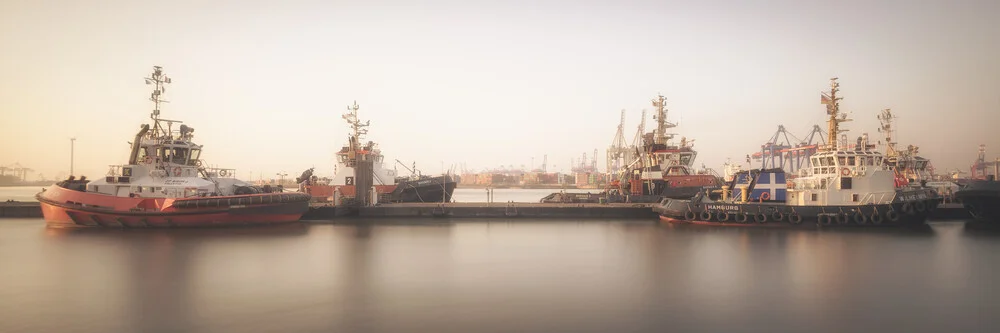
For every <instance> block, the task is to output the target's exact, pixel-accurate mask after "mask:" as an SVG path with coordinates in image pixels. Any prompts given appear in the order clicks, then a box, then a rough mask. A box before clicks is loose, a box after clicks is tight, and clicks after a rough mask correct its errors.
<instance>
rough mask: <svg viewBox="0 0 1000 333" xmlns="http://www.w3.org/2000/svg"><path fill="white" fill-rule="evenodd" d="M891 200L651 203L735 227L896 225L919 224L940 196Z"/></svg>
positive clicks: (689, 219) (668, 214) (693, 220)
mask: <svg viewBox="0 0 1000 333" xmlns="http://www.w3.org/2000/svg"><path fill="white" fill-rule="evenodd" d="M901 194H904V193H901ZM898 197H899V198H906V199H899V200H896V201H894V202H892V203H887V204H878V205H861V206H858V205H853V206H789V205H785V204H784V203H780V202H746V203H729V202H696V201H692V200H675V199H664V201H663V202H662V203H661V204H660V205H658V206H657V207H655V210H656V211H657V213H659V214H660V220H661V221H663V222H667V223H685V224H702V225H722V226H737V227H813V228H815V227H892V226H895V227H899V226H913V225H923V224H924V223H925V222H926V221H927V217H928V216H929V215H930V214H931V213H932V212H933V211H934V210H935V209H936V208H937V205H938V204H939V203H940V201H941V199H940V198H939V197H937V195H935V194H934V193H933V192H925V191H915V193H905V194H904V195H900V196H898Z"/></svg>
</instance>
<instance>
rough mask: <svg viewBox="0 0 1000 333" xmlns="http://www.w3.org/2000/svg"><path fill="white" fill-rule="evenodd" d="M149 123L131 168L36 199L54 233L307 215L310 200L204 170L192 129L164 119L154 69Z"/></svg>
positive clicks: (59, 186)
mask: <svg viewBox="0 0 1000 333" xmlns="http://www.w3.org/2000/svg"><path fill="white" fill-rule="evenodd" d="M153 68H154V70H153V74H152V75H151V76H150V77H148V78H146V83H147V84H152V85H154V86H155V88H154V90H153V93H152V95H151V96H150V100H151V101H153V104H154V108H153V113H152V114H151V115H150V118H152V120H153V121H152V124H144V125H142V127H141V129H140V130H139V133H138V134H136V136H135V140H134V141H133V142H132V143H131V145H132V147H131V153H130V155H129V161H128V164H125V165H112V166H111V170H109V172H108V175H107V176H106V177H105V178H104V179H98V180H95V181H88V180H86V179H85V178H84V177H81V178H80V179H74V178H73V176H70V179H67V180H65V181H61V182H59V183H56V184H55V185H52V186H50V187H49V188H47V189H45V190H43V191H42V192H41V193H39V194H38V195H36V198H37V199H38V201H39V202H40V203H41V206H42V214H43V215H44V216H45V221H46V222H47V223H48V225H49V226H52V227H198V226H223V225H248V224H270V223H282V222H294V221H297V220H299V218H300V217H302V214H303V213H305V212H306V210H308V209H309V199H310V197H309V195H307V194H304V193H283V191H282V190H281V189H280V188H271V187H269V186H265V187H255V186H251V185H250V184H249V183H246V182H243V181H240V180H237V179H236V178H235V176H234V170H233V169H220V168H208V167H205V166H204V164H203V161H202V160H201V159H199V157H200V155H201V150H202V146H201V145H198V144H195V143H194V142H193V141H191V139H192V138H193V134H192V133H193V132H194V129H193V128H190V127H188V126H186V125H180V127H179V129H178V131H174V130H173V124H175V123H178V124H179V123H180V121H176V120H166V119H160V103H161V102H164V100H162V99H161V97H162V95H163V92H164V84H166V83H170V78H168V77H166V76H164V75H163V69H162V68H161V67H159V66H155V67H153Z"/></svg>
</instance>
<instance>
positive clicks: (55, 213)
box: [36, 186, 309, 228]
mask: <svg viewBox="0 0 1000 333" xmlns="http://www.w3.org/2000/svg"><path fill="white" fill-rule="evenodd" d="M36 198H37V199H38V201H39V203H40V205H41V208H42V215H43V216H44V218H45V221H46V224H48V226H50V227H67V228H68V227H73V228H77V227H118V228H122V227H125V228H129V227H134V228H150V227H213V226H235V225H265V224H275V223H288V222H295V221H298V220H299V218H301V217H302V214H304V213H305V212H306V211H307V210H308V209H309V197H308V196H307V195H304V194H298V193H271V194H254V195H238V196H226V197H198V198H182V199H181V198H178V199H174V198H129V197H115V196H109V195H104V194H96V193H88V192H79V191H73V190H68V189H64V188H61V187H58V186H53V187H50V188H49V189H47V190H46V191H45V192H42V193H39V194H38V195H37V196H36Z"/></svg>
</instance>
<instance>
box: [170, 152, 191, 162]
mask: <svg viewBox="0 0 1000 333" xmlns="http://www.w3.org/2000/svg"><path fill="white" fill-rule="evenodd" d="M172 155H173V158H171V159H170V162H171V163H175V164H187V155H188V150H187V148H174V149H173V154H172Z"/></svg>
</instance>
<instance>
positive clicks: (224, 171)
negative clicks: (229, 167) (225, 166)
mask: <svg viewBox="0 0 1000 333" xmlns="http://www.w3.org/2000/svg"><path fill="white" fill-rule="evenodd" d="M228 175H229V172H228V171H226V170H219V176H222V177H225V176H228Z"/></svg>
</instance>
